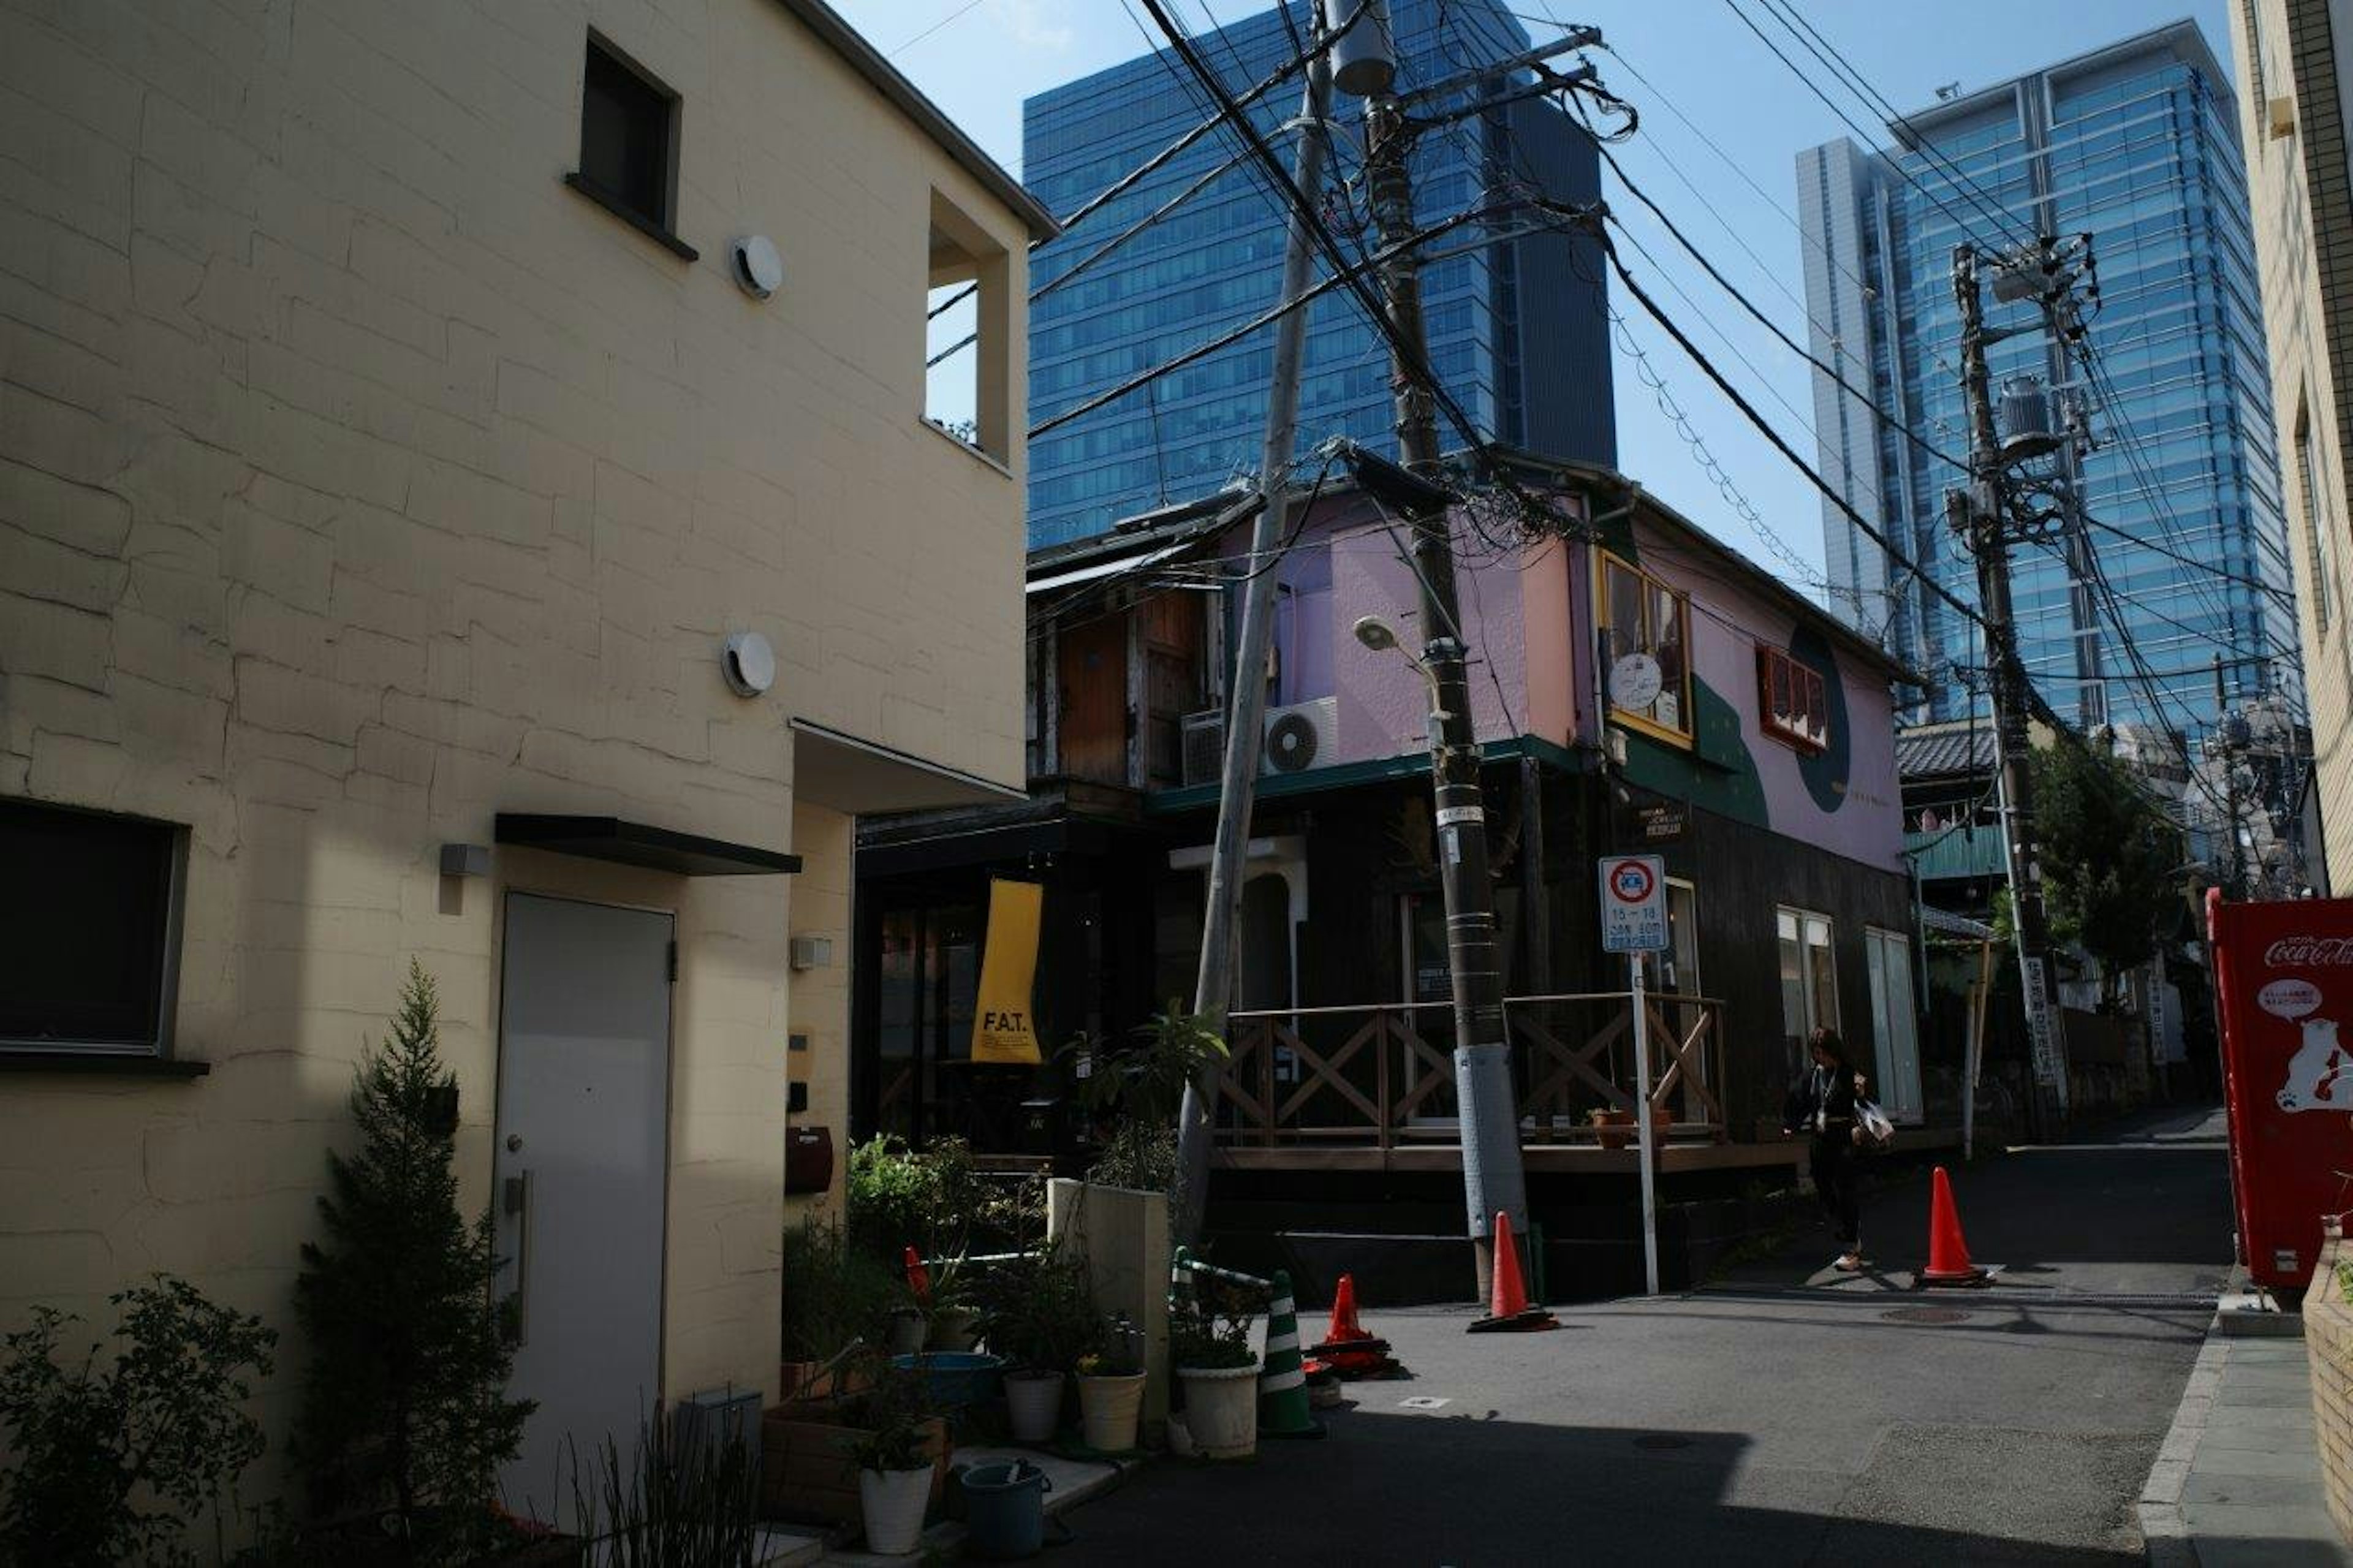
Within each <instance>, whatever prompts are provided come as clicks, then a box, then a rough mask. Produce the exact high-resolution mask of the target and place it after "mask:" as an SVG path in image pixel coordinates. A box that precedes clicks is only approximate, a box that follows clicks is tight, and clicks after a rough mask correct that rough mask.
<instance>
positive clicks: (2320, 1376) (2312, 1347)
mask: <svg viewBox="0 0 2353 1568" xmlns="http://www.w3.org/2000/svg"><path fill="white" fill-rule="evenodd" d="M2339 1262H2353V1250H2348V1247H2347V1246H2346V1243H2345V1240H2344V1238H2343V1237H2330V1238H2329V1239H2328V1240H2327V1242H2325V1243H2323V1244H2322V1246H2321V1248H2320V1266H2319V1267H2318V1268H2316V1269H2314V1270H2313V1275H2312V1286H2311V1288H2310V1289H2307V1290H2306V1291H2305V1293H2304V1352H2305V1354H2306V1356H2307V1357H2308V1358H2309V1359H2310V1362H2311V1365H2312V1424H2313V1426H2314V1428H2315V1429H2316V1432H2317V1434H2318V1436H2319V1439H2320V1488H2321V1491H2322V1492H2323V1494H2324V1495H2325V1496H2326V1497H2327V1502H2328V1517H2329V1518H2330V1519H2332V1520H2334V1521H2336V1522H2337V1534H2338V1535H2339V1536H2340V1537H2342V1538H2343V1539H2344V1540H2345V1542H2347V1543H2348V1545H2353V1302H2348V1301H2347V1300H2345V1291H2344V1289H2343V1288H2342V1287H2340V1286H2339V1285H2338V1284H2337V1264H2338V1263H2339Z"/></svg>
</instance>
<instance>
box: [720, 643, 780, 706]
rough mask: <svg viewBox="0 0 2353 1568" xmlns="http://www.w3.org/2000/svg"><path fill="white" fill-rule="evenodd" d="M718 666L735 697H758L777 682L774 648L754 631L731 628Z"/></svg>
mask: <svg viewBox="0 0 2353 1568" xmlns="http://www.w3.org/2000/svg"><path fill="white" fill-rule="evenodd" d="M719 668H720V669H721V670H722V671H723V673H724V674H725V675H726V677H727V688H728V689H729V690H731V691H733V692H734V693H735V695H736V696H738V697H757V696H759V695H760V693H762V692H763V691H765V690H767V689H768V688H770V687H771V686H774V685H775V684H776V649H775V648H772V647H769V646H768V639H767V638H766V637H762V636H761V635H760V634H759V633H757V632H730V633H728V634H727V647H726V649H725V651H724V652H723V653H722V654H721V655H720V656H719Z"/></svg>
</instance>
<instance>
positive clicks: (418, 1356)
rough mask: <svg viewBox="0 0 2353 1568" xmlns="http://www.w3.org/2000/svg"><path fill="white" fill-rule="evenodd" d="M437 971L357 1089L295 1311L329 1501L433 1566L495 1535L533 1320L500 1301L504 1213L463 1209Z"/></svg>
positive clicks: (303, 1437) (319, 1495)
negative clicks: (375, 1518)
mask: <svg viewBox="0 0 2353 1568" xmlns="http://www.w3.org/2000/svg"><path fill="white" fill-rule="evenodd" d="M439 1036H440V1028H439V1023H438V1004H437V1002H436V999H435V996H434V991H433V981H432V977H431V976H429V975H427V973H425V971H424V969H423V968H422V967H420V966H419V965H418V964H417V963H414V962H411V963H410V964H409V966H408V983H407V984H406V987H405V988H404V989H403V991H402V994H401V1005H400V1012H399V1015H398V1016H397V1017H396V1019H395V1021H394V1028H393V1034H392V1037H391V1038H390V1039H388V1040H386V1041H385V1044H384V1046H383V1047H382V1048H381V1049H379V1050H374V1051H371V1052H369V1053H368V1056H367V1059H366V1060H365V1061H364V1062H363V1063H362V1064H361V1067H360V1070H359V1081H358V1084H357V1086H356V1087H355V1088H354V1089H353V1091H352V1115H353V1119H354V1120H355V1121H358V1123H359V1127H360V1134H361V1145H360V1150H359V1152H358V1153H356V1154H354V1155H353V1156H352V1157H351V1158H349V1159H345V1158H343V1157H342V1156H340V1155H334V1154H330V1155H329V1156H328V1160H327V1166H328V1180H329V1195H327V1196H325V1197H322V1198H321V1199H320V1200H319V1215H320V1220H321V1224H322V1237H321V1239H320V1240H319V1241H318V1242H316V1243H305V1244H304V1245H303V1247H302V1272H301V1277H300V1278H299V1279H297V1280H296V1281H295V1292H294V1304H295V1308H296V1310H297V1312H298V1314H299V1315H300V1317H301V1323H302V1328H303V1331H304V1332H305V1334H306V1336H307V1337H308V1339H309V1340H310V1342H311V1350H312V1355H311V1365H310V1369H309V1374H308V1376H307V1377H306V1379H305V1380H304V1384H303V1402H302V1409H301V1416H300V1419H299V1422H298V1425H297V1426H296V1429H295V1455H296V1457H297V1458H299V1459H300V1460H301V1463H302V1465H303V1468H305V1470H306V1471H307V1472H308V1473H309V1476H310V1479H311V1489H312V1498H311V1501H312V1504H313V1506H314V1507H315V1508H316V1509H317V1510H320V1511H321V1512H322V1513H323V1514H325V1515H326V1516H328V1517H330V1518H334V1517H339V1516H352V1515H357V1516H361V1517H364V1516H366V1515H368V1514H372V1513H383V1514H385V1515H387V1516H389V1517H388V1519H387V1521H386V1522H387V1523H388V1525H389V1527H390V1529H391V1530H392V1531H393V1532H394V1533H395V1534H396V1537H397V1538H398V1539H400V1540H401V1541H403V1542H406V1550H407V1552H408V1553H409V1555H410V1559H411V1560H412V1561H415V1562H420V1563H462V1562H467V1561H470V1560H471V1559H472V1558H473V1557H475V1556H477V1555H479V1554H480V1552H483V1551H485V1550H487V1549H488V1548H489V1546H490V1545H491V1542H492V1538H493V1533H492V1532H493V1531H494V1530H495V1523H496V1521H495V1516H494V1515H493V1513H492V1511H491V1507H490V1504H491V1500H492V1497H493V1495H494V1493H495V1490H496V1487H497V1479H498V1467H499V1465H500V1464H501V1462H503V1461H505V1460H507V1459H511V1458H513V1457H514V1455H515V1451H516V1449H517V1447H519V1446H520V1444H521V1441H522V1425H523V1422H524V1420H525V1419H526V1418H528V1417H529V1415H531V1412H532V1409H533V1406H532V1405H531V1403H530V1402H529V1401H524V1400H511V1399H507V1398H505V1397H504V1389H505V1386H506V1381H507V1373H508V1371H509V1368H510V1367H511V1365H512V1362H513V1358H514V1343H515V1338H516V1330H517V1326H518V1325H517V1323H516V1320H515V1315H514V1310H513V1304H512V1300H508V1301H498V1300H493V1299H492V1296H491V1263H492V1258H491V1215H490V1213H489V1211H488V1210H487V1209H485V1210H484V1212H483V1213H482V1214H481V1215H480V1217H479V1218H478V1219H477V1220H475V1221H472V1222H469V1221H468V1220H466V1218H465V1217H464V1216H463V1215H460V1214H459V1210H458V1177H457V1173H456V1171H455V1169H454V1168H453V1164H452V1161H453V1157H454V1154H455V1138H456V1134H457V1094H458V1083H457V1079H456V1078H455V1076H454V1075H452V1074H450V1073H448V1072H447V1071H446V1070H444V1068H442V1065H441V1058H440V1049H439Z"/></svg>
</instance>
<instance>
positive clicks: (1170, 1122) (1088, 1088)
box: [1061, 998, 1230, 1126]
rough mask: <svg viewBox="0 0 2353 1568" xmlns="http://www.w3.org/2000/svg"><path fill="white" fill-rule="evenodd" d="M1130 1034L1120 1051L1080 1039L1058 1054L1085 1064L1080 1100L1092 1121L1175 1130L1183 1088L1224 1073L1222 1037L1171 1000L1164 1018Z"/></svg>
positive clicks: (1160, 1015) (1117, 1047) (1157, 1016)
mask: <svg viewBox="0 0 2353 1568" xmlns="http://www.w3.org/2000/svg"><path fill="white" fill-rule="evenodd" d="M1130 1034H1131V1037H1132V1038H1131V1040H1130V1042H1129V1043H1127V1044H1124V1045H1113V1044H1112V1043H1110V1042H1108V1041H1102V1040H1094V1039H1091V1038H1088V1037H1085V1036H1083V1035H1082V1036H1081V1037H1079V1038H1078V1039H1076V1040H1074V1041H1072V1042H1071V1044H1070V1045H1069V1046H1067V1047H1064V1048H1063V1051H1062V1053H1061V1054H1062V1055H1064V1056H1076V1057H1080V1058H1083V1059H1084V1060H1085V1062H1086V1064H1087V1068H1086V1076H1085V1077H1084V1078H1082V1079H1080V1088H1079V1099H1080V1101H1081V1103H1082V1104H1083V1105H1084V1106H1085V1107H1086V1109H1087V1110H1089V1111H1090V1112H1091V1113H1092V1114H1093V1115H1095V1116H1097V1117H1107V1116H1108V1117H1116V1118H1118V1119H1119V1120H1120V1121H1123V1122H1137V1121H1142V1122H1147V1123H1150V1124H1152V1125H1154V1126H1162V1125H1166V1126H1174V1125H1175V1124H1176V1111H1177V1108H1178V1107H1180V1106H1181V1105H1183V1104H1184V1102H1185V1088H1186V1086H1187V1084H1189V1083H1191V1082H1192V1081H1193V1080H1194V1079H1196V1078H1197V1077H1198V1076H1199V1075H1200V1074H1201V1072H1202V1071H1203V1070H1204V1069H1206V1068H1210V1067H1223V1066H1224V1065H1225V1062H1226V1059H1227V1057H1228V1056H1229V1054H1230V1053H1229V1052H1228V1050H1227V1049H1226V1042H1225V1037H1223V1036H1221V1035H1219V1033H1218V1031H1217V1030H1215V1029H1213V1028H1211V1027H1210V1026H1209V1025H1208V1022H1207V1021H1205V1020H1204V1019H1203V1018H1201V1017H1200V1016H1198V1015H1197V1014H1193V1013H1187V1011H1185V1009H1184V1006H1183V1005H1182V1004H1180V1003H1178V1002H1177V1001H1176V1000H1175V999H1174V998H1171V999H1170V1001H1169V1003H1168V1009H1167V1011H1166V1012H1164V1013H1155V1014H1154V1015H1153V1016H1152V1018H1151V1020H1150V1021H1149V1022H1147V1023H1144V1024H1140V1025H1138V1026H1136V1027H1135V1028H1134V1029H1133V1030H1132V1031H1130Z"/></svg>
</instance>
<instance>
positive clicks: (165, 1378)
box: [0, 1275, 278, 1568]
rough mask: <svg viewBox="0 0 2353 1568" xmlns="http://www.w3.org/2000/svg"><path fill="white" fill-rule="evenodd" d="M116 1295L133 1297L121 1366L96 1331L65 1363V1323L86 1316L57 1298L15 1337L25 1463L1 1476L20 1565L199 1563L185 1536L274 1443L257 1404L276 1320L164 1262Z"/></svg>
mask: <svg viewBox="0 0 2353 1568" xmlns="http://www.w3.org/2000/svg"><path fill="white" fill-rule="evenodd" d="M107 1300H109V1301H110V1302H111V1303H112V1304H113V1305H114V1306H115V1307H117V1308H119V1309H121V1321H119V1322H118V1323H117V1324H116V1326H115V1337H116V1339H117V1340H118V1341H119V1342H121V1346H122V1348H121V1351H120V1352H118V1353H117V1354H116V1356H115V1358H114V1364H113V1366H112V1368H111V1370H109V1371H105V1372H100V1371H99V1370H97V1363H98V1352H99V1347H98V1346H97V1345H95V1344H93V1345H91V1346H90V1350H89V1352H87V1353H86V1354H85V1355H84V1356H83V1357H82V1361H81V1364H80V1365H79V1367H77V1368H75V1369H74V1370H72V1371H71V1372H68V1371H66V1370H64V1369H63V1368H61V1367H59V1366H58V1362H57V1355H56V1352H57V1347H58V1330H59V1329H61V1328H62V1327H64V1325H66V1324H67V1323H70V1322H74V1321H78V1320H77V1319H74V1318H71V1317H69V1316H66V1315H64V1314H62V1313H59V1312H57V1311H54V1310H50V1309H49V1308H47V1307H40V1308H36V1309H35V1310H34V1312H33V1326H32V1327H31V1328H29V1329H26V1330H25V1331H22V1332H20V1333H14V1334H10V1335H9V1336H8V1337H7V1340H6V1350H5V1362H0V1428H5V1431H6V1433H7V1435H8V1447H10V1448H11V1449H13V1450H14V1459H15V1468H13V1469H12V1470H10V1471H9V1472H8V1473H7V1475H6V1476H5V1484H0V1561H5V1563H9V1564H11V1565H12V1568H34V1565H35V1564H38V1565H40V1568H111V1565H112V1564H115V1563H171V1564H181V1563H194V1562H195V1554H194V1553H193V1552H189V1551H188V1550H187V1549H186V1547H185V1545H183V1544H182V1538H183V1537H184V1536H185V1533H186V1531H187V1530H188V1528H189V1527H190V1526H191V1525H192V1524H193V1523H195V1521H196V1520H197V1518H198V1517H199V1516H200V1515H201V1514H202V1513H204V1512H206V1511H207V1510H209V1511H211V1512H212V1514H213V1516H214V1518H215V1520H216V1521H218V1518H219V1510H220V1508H221V1505H222V1502H223V1496H222V1494H223V1492H224V1490H225V1489H227V1487H228V1485H229V1484H230V1483H231V1482H233V1481H234V1480H235V1479H236V1478H237V1472H238V1471H240V1470H242V1469H243V1468H245V1467H246V1466H247V1465H248V1464H250V1463H252V1462H253V1460H254V1459H255V1458H259V1455H260V1453H261V1449H262V1436H261V1428H260V1426H259V1425H258V1424H257V1423H256V1422H255V1421H254V1419H253V1417H252V1416H251V1415H248V1414H247V1413H246V1411H245V1405H246V1402H247V1400H248V1398H250V1397H251V1394H252V1387H251V1384H250V1383H249V1382H248V1374H250V1375H253V1376H267V1375H269V1370H270V1356H269V1352H270V1348H271V1346H273V1345H274V1344H275V1343H276V1342H277V1339H278V1336H277V1334H276V1333H275V1332H274V1331H271V1330H269V1329H266V1328H264V1327H262V1324H261V1320H260V1319H259V1318H255V1317H248V1316H246V1315H243V1314H240V1313H237V1312H233V1311H230V1310H228V1309H227V1308H226V1307H218V1306H215V1305H214V1304H213V1303H212V1302H210V1301H207V1300H205V1298H204V1297H203V1295H202V1294H200V1293H199V1292H198V1291H197V1290H196V1289H195V1287H194V1286H193V1285H190V1284H189V1283H188V1282H187V1281H185V1279H171V1278H168V1277H166V1276H164V1275H157V1276H156V1277H155V1279H154V1282H153V1284H149V1285H142V1286H141V1287H139V1288H138V1289H135V1290H125V1291H120V1292H118V1293H116V1294H115V1295H112V1296H110V1297H109V1298H107ZM135 1500H152V1503H153V1505H155V1506H148V1507H142V1506H140V1503H139V1502H138V1501H135Z"/></svg>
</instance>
